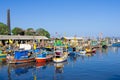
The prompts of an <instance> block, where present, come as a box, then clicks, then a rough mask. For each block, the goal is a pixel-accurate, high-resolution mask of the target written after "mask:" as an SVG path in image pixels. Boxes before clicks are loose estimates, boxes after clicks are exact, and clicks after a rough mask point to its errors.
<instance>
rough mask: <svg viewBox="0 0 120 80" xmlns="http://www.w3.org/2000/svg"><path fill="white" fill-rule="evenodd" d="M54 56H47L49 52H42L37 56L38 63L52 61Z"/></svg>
mask: <svg viewBox="0 0 120 80" xmlns="http://www.w3.org/2000/svg"><path fill="white" fill-rule="evenodd" d="M52 57H53V55H52V54H47V52H42V53H40V54H37V56H36V58H35V59H36V62H37V63H40V62H47V61H50V60H51V59H52Z"/></svg>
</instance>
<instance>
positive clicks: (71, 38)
mask: <svg viewBox="0 0 120 80" xmlns="http://www.w3.org/2000/svg"><path fill="white" fill-rule="evenodd" d="M64 38H65V39H84V38H82V37H64Z"/></svg>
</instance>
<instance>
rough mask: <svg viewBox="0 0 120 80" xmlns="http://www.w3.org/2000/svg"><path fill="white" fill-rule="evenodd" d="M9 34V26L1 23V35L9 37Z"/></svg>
mask: <svg viewBox="0 0 120 80" xmlns="http://www.w3.org/2000/svg"><path fill="white" fill-rule="evenodd" d="M8 34H9V30H8V26H7V25H6V24H3V23H1V22H0V35H8Z"/></svg>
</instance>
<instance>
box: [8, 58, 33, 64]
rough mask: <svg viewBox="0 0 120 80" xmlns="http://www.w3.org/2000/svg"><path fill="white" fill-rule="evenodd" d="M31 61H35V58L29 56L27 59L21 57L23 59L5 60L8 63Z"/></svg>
mask: <svg viewBox="0 0 120 80" xmlns="http://www.w3.org/2000/svg"><path fill="white" fill-rule="evenodd" d="M33 61H35V58H29V59H23V60H17V59H13V60H7V62H8V63H29V62H33Z"/></svg>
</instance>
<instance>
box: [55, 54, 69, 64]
mask: <svg viewBox="0 0 120 80" xmlns="http://www.w3.org/2000/svg"><path fill="white" fill-rule="evenodd" d="M67 57H68V53H67V52H66V53H64V55H63V56H62V57H59V58H57V57H54V58H53V62H57V63H59V62H64V61H66V60H67Z"/></svg>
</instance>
